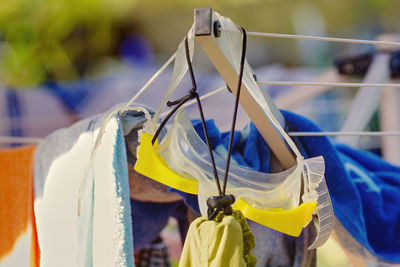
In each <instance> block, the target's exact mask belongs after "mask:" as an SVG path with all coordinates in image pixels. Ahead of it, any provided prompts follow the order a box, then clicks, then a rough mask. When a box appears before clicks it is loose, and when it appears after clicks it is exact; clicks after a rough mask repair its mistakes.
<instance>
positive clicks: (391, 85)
mask: <svg viewBox="0 0 400 267" xmlns="http://www.w3.org/2000/svg"><path fill="white" fill-rule="evenodd" d="M257 83H258V84H262V85H289V86H293V85H296V86H327V87H381V88H400V83H333V82H285V81H266V82H257Z"/></svg>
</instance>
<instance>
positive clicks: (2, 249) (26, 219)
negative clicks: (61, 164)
mask: <svg viewBox="0 0 400 267" xmlns="http://www.w3.org/2000/svg"><path fill="white" fill-rule="evenodd" d="M34 151H35V147H34V146H25V147H19V148H14V149H5V150H0V169H1V171H0V266H2V267H11V266H21V267H25V266H26V267H28V266H31V267H35V266H39V261H38V260H39V256H40V251H39V249H38V246H37V236H36V227H35V217H34V214H33V159H34V157H33V155H34Z"/></svg>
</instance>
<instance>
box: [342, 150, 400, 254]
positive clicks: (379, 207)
mask: <svg viewBox="0 0 400 267" xmlns="http://www.w3.org/2000/svg"><path fill="white" fill-rule="evenodd" d="M336 148H337V149H338V151H339V153H340V157H341V159H342V161H343V163H344V166H345V168H346V170H347V173H348V175H349V176H350V178H351V180H352V182H353V183H354V184H355V186H356V187H357V190H358V192H359V194H360V198H361V204H362V212H363V217H364V221H365V228H366V231H367V237H368V242H369V246H370V249H372V251H374V252H375V254H377V255H380V256H382V257H383V258H386V259H388V260H393V261H395V262H400V208H399V203H400V167H397V166H393V165H391V164H389V163H388V162H386V161H384V160H383V159H381V158H380V157H378V156H376V155H374V154H372V153H368V152H364V151H359V150H356V149H352V148H350V147H348V146H345V145H337V146H336ZM367 245H368V243H367Z"/></svg>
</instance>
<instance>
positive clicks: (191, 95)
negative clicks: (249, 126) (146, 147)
mask: <svg viewBox="0 0 400 267" xmlns="http://www.w3.org/2000/svg"><path fill="white" fill-rule="evenodd" d="M185 54H186V62H187V64H188V69H189V74H190V78H191V80H192V87H193V88H192V89H191V90H190V91H189V94H188V95H187V96H184V97H182V98H180V99H178V100H176V101H168V102H167V105H168V106H169V107H172V106H175V105H176V107H175V108H174V109H173V110H171V111H170V112H169V113H168V114H167V116H166V117H165V118H164V120H163V121H162V122H161V124H160V126H159V127H158V129H157V131H156V132H155V134H154V136H153V139H152V140H151V142H152V144H154V142H155V141H156V140H157V137H158V135H159V134H160V132H161V130H162V129H163V128H164V127H165V125H166V124H167V122H168V120H169V119H170V118H171V117H172V115H173V114H174V113H175V112H176V111H177V110H178V109H179V108H180V107H181V106H182V105H183V104H184V103H185V102H186V101H188V100H189V99H193V98H196V102H197V107H198V109H199V113H200V119H201V124H202V126H203V131H204V136H205V138H206V143H207V147H208V153H209V154H210V159H211V165H212V169H213V172H214V177H215V181H216V184H217V188H218V193H219V195H220V196H222V190H221V185H220V182H219V177H218V172H217V167H216V165H215V160H214V155H213V153H212V148H211V144H210V138H209V136H208V131H207V126H206V120H205V118H204V113H203V108H202V106H201V101H200V97H199V95H198V94H197V93H196V90H197V85H196V79H195V77H194V73H193V67H192V63H191V61H190V53H189V42H188V39H187V37H186V38H185Z"/></svg>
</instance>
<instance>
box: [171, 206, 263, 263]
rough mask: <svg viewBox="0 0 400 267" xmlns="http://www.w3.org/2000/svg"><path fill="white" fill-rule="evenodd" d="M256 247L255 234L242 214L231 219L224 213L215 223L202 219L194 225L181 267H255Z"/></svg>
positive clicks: (190, 231)
mask: <svg viewBox="0 0 400 267" xmlns="http://www.w3.org/2000/svg"><path fill="white" fill-rule="evenodd" d="M254 247H255V242H254V235H253V233H252V232H251V230H250V228H249V225H248V224H247V221H246V219H245V217H244V216H243V214H242V213H241V212H240V211H237V210H235V211H233V214H232V215H227V216H226V215H224V214H223V213H222V212H220V213H219V214H218V215H217V217H216V219H215V221H209V220H208V218H207V217H200V218H197V219H196V220H194V221H193V222H192V223H191V224H190V227H189V231H188V234H187V236H186V241H185V245H184V247H183V251H182V255H181V259H180V262H179V266H180V267H225V266H226V267H230V266H237V267H245V266H249V267H252V266H255V265H256V263H257V258H256V257H255V256H254V255H253V254H251V250H252V249H253V248H254Z"/></svg>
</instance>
